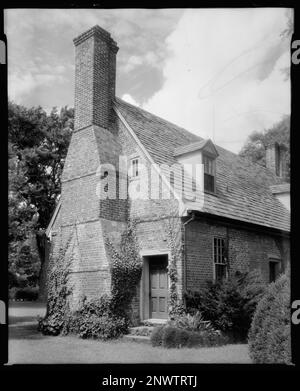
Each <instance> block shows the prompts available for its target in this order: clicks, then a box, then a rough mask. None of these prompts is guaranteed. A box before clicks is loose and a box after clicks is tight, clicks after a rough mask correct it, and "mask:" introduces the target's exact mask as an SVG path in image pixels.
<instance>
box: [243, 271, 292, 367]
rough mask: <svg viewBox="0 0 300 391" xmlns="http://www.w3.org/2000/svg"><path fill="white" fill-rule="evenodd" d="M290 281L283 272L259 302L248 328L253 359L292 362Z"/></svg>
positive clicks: (263, 361)
mask: <svg viewBox="0 0 300 391" xmlns="http://www.w3.org/2000/svg"><path fill="white" fill-rule="evenodd" d="M290 331H291V330H290V282H289V276H288V275H282V276H280V278H278V280H276V281H275V282H274V283H272V284H270V286H269V287H268V290H267V292H266V294H265V295H264V297H263V298H262V300H261V301H260V302H259V303H258V305H257V309H256V311H255V314H254V317H253V321H252V325H251V329H250V332H249V351H250V357H251V359H252V360H253V362H254V363H285V364H288V363H291V340H290V335H291V334H290Z"/></svg>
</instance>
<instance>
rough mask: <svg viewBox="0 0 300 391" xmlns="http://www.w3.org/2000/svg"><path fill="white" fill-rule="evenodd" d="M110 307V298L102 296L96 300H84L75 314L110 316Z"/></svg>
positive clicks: (105, 295)
mask: <svg viewBox="0 0 300 391" xmlns="http://www.w3.org/2000/svg"><path fill="white" fill-rule="evenodd" d="M111 307H112V304H111V297H110V296H109V295H107V294H104V295H102V296H100V297H98V298H96V299H95V298H93V299H86V298H84V299H83V301H82V303H81V305H80V307H79V309H78V311H77V312H78V313H80V314H81V315H97V316H102V315H104V314H110V313H111V312H112V308H111Z"/></svg>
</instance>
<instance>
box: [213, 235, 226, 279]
mask: <svg viewBox="0 0 300 391" xmlns="http://www.w3.org/2000/svg"><path fill="white" fill-rule="evenodd" d="M213 256H214V280H215V281H222V280H223V279H224V278H226V277H227V256H226V247H225V239H222V238H214V253H213Z"/></svg>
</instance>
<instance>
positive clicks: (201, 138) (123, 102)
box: [115, 96, 205, 142]
mask: <svg viewBox="0 0 300 391" xmlns="http://www.w3.org/2000/svg"><path fill="white" fill-rule="evenodd" d="M115 99H116V100H117V101H118V102H119V103H121V104H125V105H128V106H131V107H132V108H134V109H137V110H140V111H144V112H145V113H147V114H149V115H151V116H152V117H155V118H157V119H159V120H160V121H162V122H166V123H168V124H170V126H172V127H174V126H175V127H176V128H178V129H181V130H183V131H184V132H186V133H189V134H190V135H192V136H194V137H198V140H196V141H195V142H197V141H202V140H205V139H204V137H201V136H198V135H197V134H195V133H193V132H191V131H190V130H187V129H185V128H183V127H182V126H179V125H176V124H174V123H173V122H171V121H168V120H167V119H165V118H162V117H160V116H158V115H156V114H153V113H151V112H150V111H148V110H145V109H143V108H141V107H139V106H135V105H133V104H132V103H128V102H127V101H125V100H123V99H121V98H119V97H117V96H116V97H115Z"/></svg>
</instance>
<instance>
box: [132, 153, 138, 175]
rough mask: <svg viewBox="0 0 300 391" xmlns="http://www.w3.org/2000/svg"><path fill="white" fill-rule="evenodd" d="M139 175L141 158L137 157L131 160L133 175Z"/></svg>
mask: <svg viewBox="0 0 300 391" xmlns="http://www.w3.org/2000/svg"><path fill="white" fill-rule="evenodd" d="M138 176H139V159H138V158H135V159H132V160H131V177H132V178H136V177H138Z"/></svg>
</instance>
